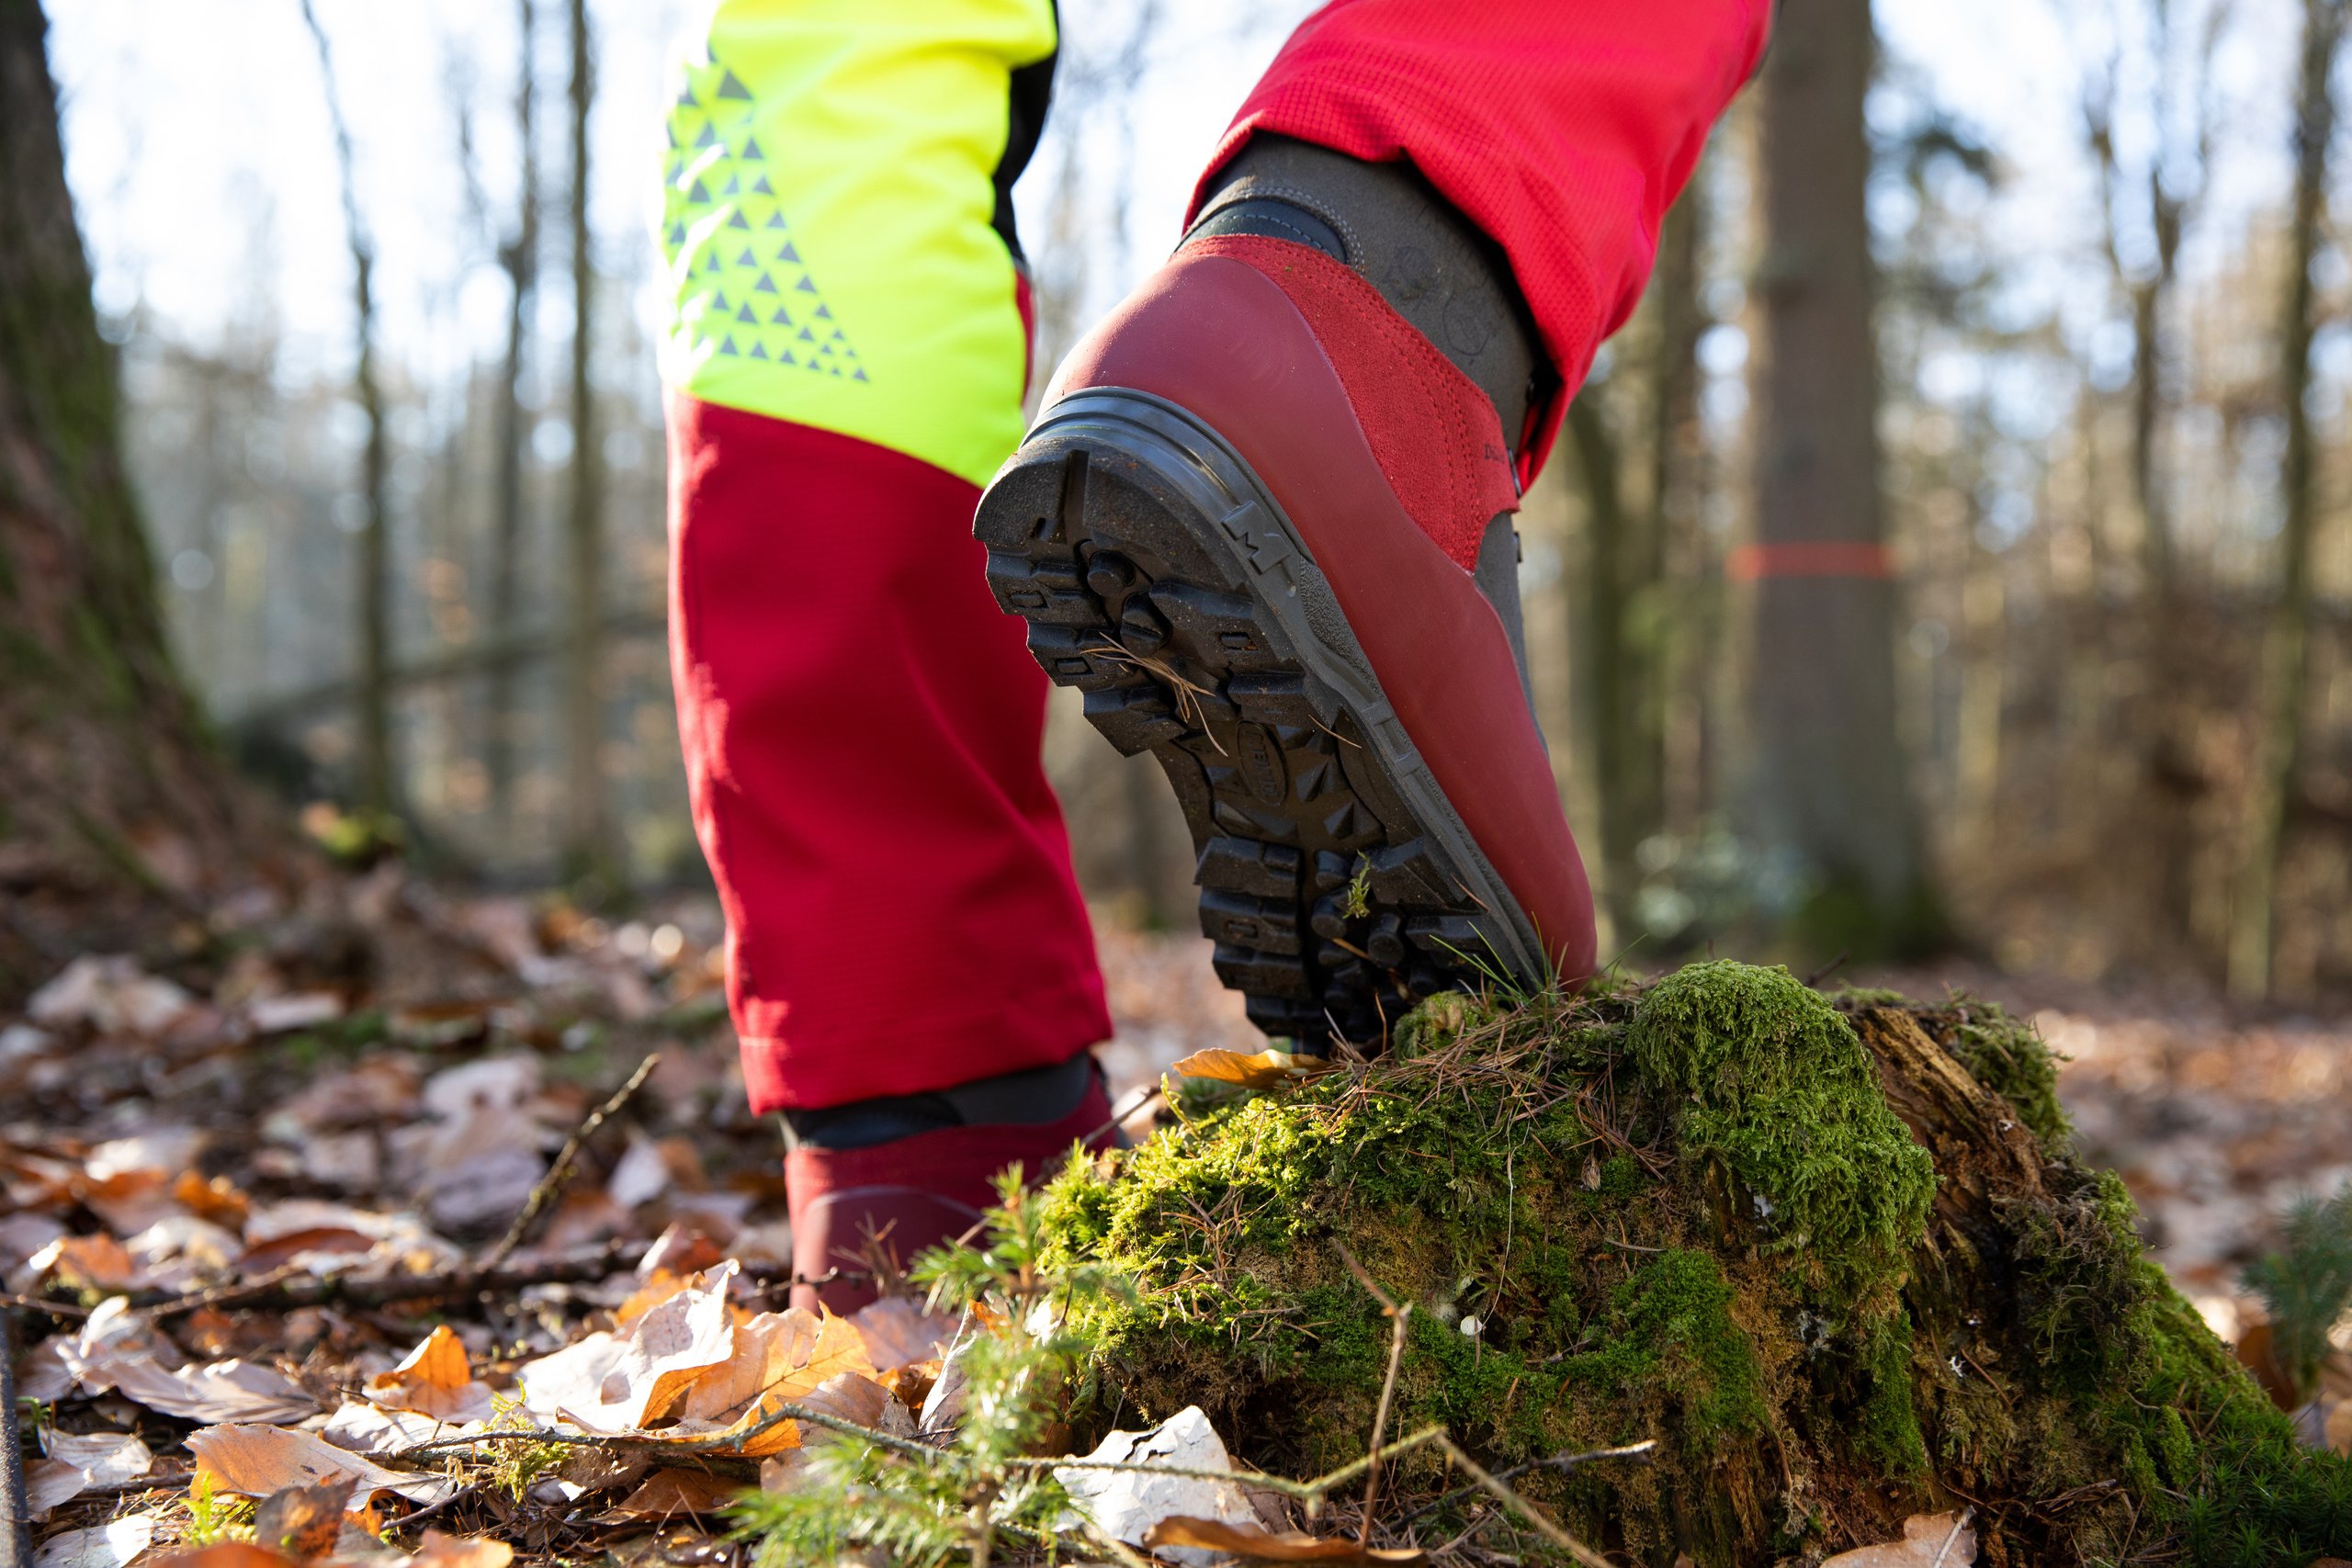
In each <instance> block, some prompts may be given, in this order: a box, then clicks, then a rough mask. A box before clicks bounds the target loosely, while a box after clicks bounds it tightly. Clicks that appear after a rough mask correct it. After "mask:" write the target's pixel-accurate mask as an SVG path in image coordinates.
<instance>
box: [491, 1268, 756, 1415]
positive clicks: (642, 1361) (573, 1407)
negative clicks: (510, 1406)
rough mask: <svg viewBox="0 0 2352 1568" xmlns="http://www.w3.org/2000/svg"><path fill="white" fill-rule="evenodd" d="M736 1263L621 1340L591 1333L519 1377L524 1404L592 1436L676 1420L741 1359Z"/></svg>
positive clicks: (682, 1294) (649, 1316)
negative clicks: (734, 1297)
mask: <svg viewBox="0 0 2352 1568" xmlns="http://www.w3.org/2000/svg"><path fill="white" fill-rule="evenodd" d="M734 1277H735V1267H734V1265H733V1264H731V1263H727V1264H721V1265H720V1266H719V1267H718V1269H714V1270H713V1271H712V1272H711V1274H710V1276H709V1279H708V1280H707V1282H706V1283H705V1284H703V1285H701V1286H699V1287H696V1288H693V1289H688V1290H684V1291H680V1292H678V1293H677V1294H676V1295H673V1296H672V1297H670V1298H669V1299H668V1300H667V1301H664V1302H662V1303H661V1304H660V1305H658V1306H655V1307H653V1308H652V1309H650V1311H648V1312H647V1313H646V1314H644V1315H643V1316H642V1317H639V1319H638V1320H637V1321H636V1322H634V1323H632V1324H630V1325H628V1327H627V1328H625V1329H622V1330H621V1331H620V1332H619V1333H617V1334H591V1335H589V1336H588V1337H586V1338H584V1339H582V1340H579V1341H577V1342H576V1343H573V1344H571V1345H568V1346H566V1347H564V1348H562V1349H560V1350H558V1351H556V1352H555V1353H554V1354H553V1355H550V1356H542V1357H541V1358H539V1359H537V1360H536V1361H532V1362H529V1363H527V1364H526V1365H525V1366H524V1367H523V1368H522V1370H521V1371H520V1372H519V1373H518V1374H517V1377H518V1379H519V1381H520V1382H521V1383H522V1387H523V1397H524V1400H525V1403H526V1404H527V1405H528V1406H529V1407H530V1408H531V1409H532V1410H535V1411H538V1412H540V1413H542V1414H544V1415H550V1416H562V1417H563V1418H564V1419H566V1420H569V1421H572V1422H575V1423H577V1424H578V1425H579V1426H580V1427H582V1428H583V1429H584V1430H587V1431H591V1432H606V1433H610V1432H630V1431H635V1430H637V1429H639V1428H640V1427H644V1426H645V1425H646V1424H647V1423H649V1422H652V1421H659V1420H661V1419H662V1417H663V1416H667V1415H669V1414H670V1413H671V1412H672V1411H673V1409H674V1408H675V1407H676V1406H677V1404H678V1402H679V1401H680V1400H681V1399H682V1398H683V1397H684V1395H685V1393H686V1392H687V1390H689V1389H690V1388H692V1387H693V1386H694V1384H695V1382H696V1381H697V1380H699V1379H700V1378H701V1377H702V1376H703V1374H704V1373H706V1372H707V1371H709V1370H710V1369H711V1368H713V1367H720V1366H724V1365H726V1364H727V1363H728V1362H729V1360H731V1359H733V1357H734V1354H735V1334H734V1328H733V1325H731V1324H730V1323H729V1313H728V1308H727V1286H728V1282H729V1280H732V1279H733V1278H734Z"/></svg>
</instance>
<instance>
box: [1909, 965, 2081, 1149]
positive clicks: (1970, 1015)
mask: <svg viewBox="0 0 2352 1568" xmlns="http://www.w3.org/2000/svg"><path fill="white" fill-rule="evenodd" d="M1954 1011H1955V1012H1956V1013H1957V1014H1958V1015H1959V1016H1958V1019H1957V1020H1956V1021H1955V1023H1954V1025H1953V1027H1952V1030H1951V1034H1950V1036H1949V1038H1946V1039H1944V1040H1943V1041H1942V1042H1941V1043H1942V1044H1943V1046H1944V1048H1945V1049H1946V1050H1948V1051H1950V1052H1951V1054H1952V1055H1955V1056H1957V1057H1959V1058H1960V1065H1961V1066H1963V1067H1966V1068H1967V1069H1968V1072H1969V1076H1970V1077H1973V1078H1974V1079H1975V1080H1976V1081H1977V1082H1978V1083H1981V1084H1983V1085H1984V1086H1985V1088H1986V1089H1991V1090H1992V1091H1993V1092H1994V1093H1995V1094H1997V1095H1999V1096H2000V1097H2001V1098H2002V1099H2004V1100H2007V1101H2008V1102H2009V1104H2010V1105H2011V1106H2013V1107H2014V1108H2015V1109H2016V1111H2017V1113H2018V1120H2019V1121H2020V1122H2024V1123H2025V1124H2026V1125H2027V1126H2028V1127H2030V1128H2031V1129H2032V1130H2033V1134H2034V1136H2036V1137H2038V1138H2040V1139H2041V1141H2042V1143H2043V1144H2044V1145H2046V1146H2052V1147H2054V1146H2056V1145H2059V1144H2061V1143H2063V1142H2064V1140H2066V1139H2067V1138H2070V1137H2072V1136H2073V1135H2074V1131H2075V1128H2074V1123H2073V1122H2069V1121H2068V1120H2067V1119H2066V1111H2065V1108H2064V1107H2063V1106H2061V1105H2060V1104H2059V1103H2058V1054H2057V1053H2056V1052H2054V1051H2052V1050H2051V1048H2050V1047H2049V1046H2048V1045H2047V1044H2046V1043H2043V1041H2042V1038H2041V1031H2039V1030H2037V1029H2035V1028H2034V1026H2033V1025H2032V1024H2031V1023H2030V1022H2028V1021H2024V1020H2022V1019H2016V1018H2011V1017H2010V1016H2009V1015H2008V1014H2007V1013H2006V1012H2004V1011H2003V1010H2001V1009H1999V1008H1997V1007H1995V1006H1993V1005H1992V1004H1991V1003H1989V1002H1979V1001H1973V1000H1966V999H1963V1000H1962V1003H1961V1004H1960V1005H1959V1006H1958V1007H1957V1008H1955V1009H1954Z"/></svg>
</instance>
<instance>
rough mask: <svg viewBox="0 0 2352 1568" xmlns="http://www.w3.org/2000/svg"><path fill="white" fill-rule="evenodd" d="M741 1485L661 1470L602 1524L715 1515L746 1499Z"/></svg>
mask: <svg viewBox="0 0 2352 1568" xmlns="http://www.w3.org/2000/svg"><path fill="white" fill-rule="evenodd" d="M742 1492H743V1486H742V1483H741V1482H735V1481H729V1480H726V1479H724V1478H723V1477H720V1476H717V1475H711V1474H709V1473H707V1472H703V1471H699V1470H657V1471H655V1472H653V1473H652V1474H651V1475H649V1476H647V1477H646V1478H645V1483H644V1484H643V1485H641V1486H639V1488H638V1489H637V1490H636V1491H634V1492H632V1493H630V1494H629V1495H628V1496H626V1497H624V1498H622V1499H621V1500H620V1501H619V1502H617V1503H616V1504H614V1505H613V1506H611V1507H610V1508H608V1509H606V1510H605V1512H604V1513H603V1514H601V1515H599V1516H597V1517H598V1519H599V1522H601V1523H604V1524H608V1525H621V1524H636V1523H640V1522H642V1521H644V1520H647V1519H655V1520H661V1519H673V1518H677V1517H680V1516H682V1515H694V1514H715V1513H717V1512H718V1510H719V1509H721V1508H724V1507H726V1506H729V1504H731V1503H733V1502H734V1501H735V1499H736V1498H737V1497H739V1496H740V1495H742Z"/></svg>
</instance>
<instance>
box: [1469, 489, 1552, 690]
mask: <svg viewBox="0 0 2352 1568" xmlns="http://www.w3.org/2000/svg"><path fill="white" fill-rule="evenodd" d="M1470 580H1471V581H1473V582H1476V584H1477V585H1478V592H1481V593H1483V594H1485V595H1486V596H1487V604H1492V605H1493V606H1494V607H1495V615H1496V617H1497V618H1498V619H1499V620H1500V621H1501V622H1502V624H1503V636H1505V637H1509V638H1510V656H1511V659H1512V660H1513V661H1514V662H1516V663H1517V664H1518V665H1519V689H1520V690H1521V691H1522V692H1524V693H1526V694H1527V714H1528V716H1529V717H1530V718H1533V717H1534V716H1535V677H1534V676H1533V675H1532V673H1531V672H1530V671H1529V669H1528V664H1527V617H1526V615H1524V614H1523V613H1522V612H1521V609H1520V604H1519V530H1518V529H1517V528H1515V527H1513V526H1512V525H1511V517H1510V513H1508V512H1500V513H1496V514H1495V520H1494V521H1493V522H1491V523H1489V524H1487V533H1486V536H1485V537H1484V538H1482V539H1480V540H1479V541H1478V566H1477V570H1475V571H1473V572H1472V573H1471V574H1470ZM1535 728H1536V731H1537V733H1539V734H1541V733H1542V731H1543V728H1544V727H1543V725H1542V723H1541V722H1540V721H1539V722H1538V723H1537V725H1536V727H1535Z"/></svg>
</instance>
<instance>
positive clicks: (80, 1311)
mask: <svg viewBox="0 0 2352 1568" xmlns="http://www.w3.org/2000/svg"><path fill="white" fill-rule="evenodd" d="M0 1312H39V1313H46V1314H49V1315H50V1316H51V1317H70V1318H75V1319H80V1318H85V1317H87V1316H89V1315H90V1309H89V1308H88V1307H85V1306H78V1305H76V1304H75V1303H72V1302H52V1301H50V1300H48V1299H47V1298H46V1297H42V1296H20V1295H17V1294H15V1293H13V1292H7V1293H0Z"/></svg>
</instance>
